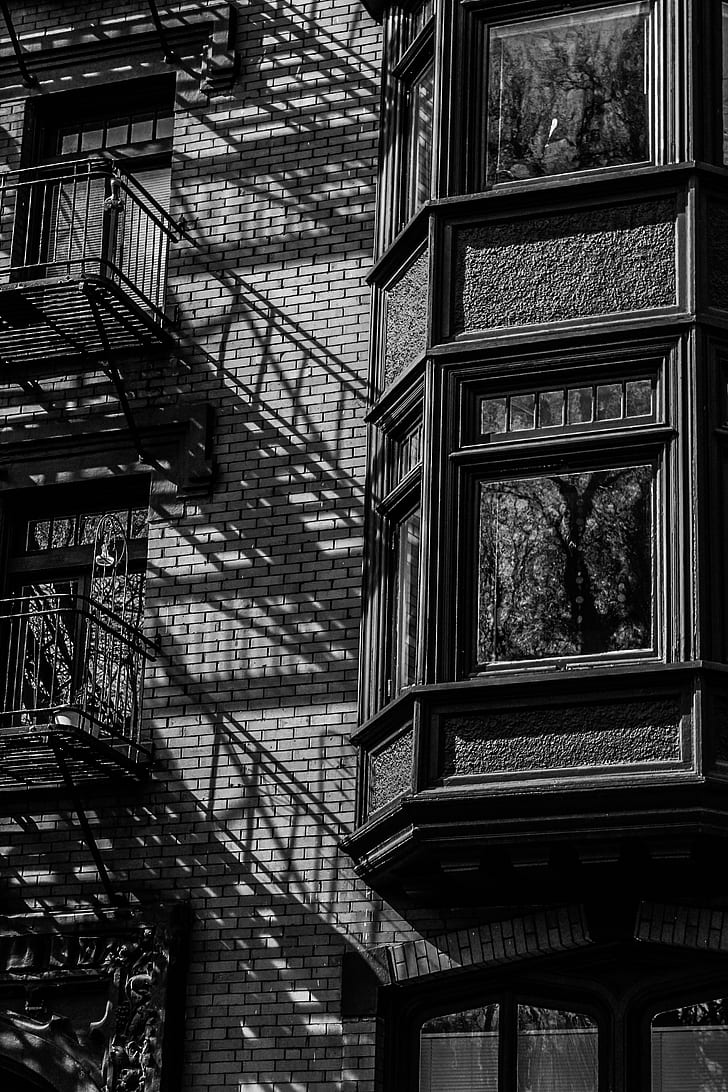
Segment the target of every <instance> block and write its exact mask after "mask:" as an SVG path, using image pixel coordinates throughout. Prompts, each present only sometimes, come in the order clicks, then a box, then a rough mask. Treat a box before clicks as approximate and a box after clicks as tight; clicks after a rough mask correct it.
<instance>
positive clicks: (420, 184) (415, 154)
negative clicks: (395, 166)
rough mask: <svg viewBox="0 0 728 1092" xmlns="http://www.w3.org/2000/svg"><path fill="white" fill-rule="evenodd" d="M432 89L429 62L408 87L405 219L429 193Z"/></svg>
mask: <svg viewBox="0 0 728 1092" xmlns="http://www.w3.org/2000/svg"><path fill="white" fill-rule="evenodd" d="M434 91H435V69H434V65H432V64H430V65H428V67H427V68H426V69H425V71H424V72H423V73H422V74H421V75H420V76H419V77H418V79H417V80H415V82H414V83H413V84H412V87H411V88H410V117H409V136H408V142H409V147H408V149H407V154H406V155H405V156H404V158H403V169H404V175H403V183H404V186H405V187H406V190H405V192H406V199H405V209H404V219H405V220H409V218H410V217H411V216H414V214H415V212H416V211H417V209H418V208H420V207H421V206H422V205H423V204H424V202H425V201H427V200H429V198H430V196H431V182H432V119H433V102H434Z"/></svg>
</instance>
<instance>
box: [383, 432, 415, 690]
mask: <svg viewBox="0 0 728 1092" xmlns="http://www.w3.org/2000/svg"><path fill="white" fill-rule="evenodd" d="M393 432H394V434H393V435H389V436H387V437H383V438H382V439H383V446H384V450H385V452H386V467H385V478H384V483H383V486H384V491H385V493H384V498H383V500H382V502H381V505H380V513H381V517H382V523H381V525H380V527H381V549H382V555H381V556H382V583H381V589H380V590H381V604H382V615H381V619H380V628H379V631H378V632H379V634H380V643H379V650H378V651H379V654H380V657H381V659H380V661H379V667H380V669H381V670H380V671H379V672H378V674H379V678H380V679H381V693H380V694H378V695H377V698H378V701H379V702H381V701H388V700H390V699H391V698H395V697H396V696H397V695H398V694H399V693H401V691H402V690H404V689H406V688H407V687H408V686H412V685H413V684H414V683H416V682H417V668H418V648H417V631H418V618H419V587H420V565H421V537H422V536H421V501H420V492H421V479H422V420H421V417H420V416H419V411H418V412H417V415H416V416H415V417H413V415H412V413H408V415H407V417H406V419H405V420H404V421H403V422H399V423H398V424H397V426H396V427H395V428H394V430H393Z"/></svg>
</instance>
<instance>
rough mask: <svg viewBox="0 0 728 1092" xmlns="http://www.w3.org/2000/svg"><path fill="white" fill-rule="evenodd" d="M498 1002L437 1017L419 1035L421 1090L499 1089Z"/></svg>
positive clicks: (481, 1091) (487, 1091)
mask: <svg viewBox="0 0 728 1092" xmlns="http://www.w3.org/2000/svg"><path fill="white" fill-rule="evenodd" d="M498 1015H499V1007H498V1005H483V1006H482V1007H481V1008H477V1009H469V1010H467V1011H465V1012H457V1013H453V1014H451V1015H449V1016H438V1017H436V1018H435V1019H434V1020H428V1021H427V1023H426V1024H424V1025H423V1027H422V1032H421V1034H420V1092H498Z"/></svg>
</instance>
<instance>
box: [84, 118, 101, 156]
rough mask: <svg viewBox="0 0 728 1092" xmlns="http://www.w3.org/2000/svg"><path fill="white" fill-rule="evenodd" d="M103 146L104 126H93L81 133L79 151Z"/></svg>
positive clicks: (93, 149) (88, 150)
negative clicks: (93, 127)
mask: <svg viewBox="0 0 728 1092" xmlns="http://www.w3.org/2000/svg"><path fill="white" fill-rule="evenodd" d="M103 146H104V127H103V125H101V126H99V127H97V128H95V129H88V130H86V132H84V133H82V134H81V151H82V152H93V151H95V150H96V149H97V148H103Z"/></svg>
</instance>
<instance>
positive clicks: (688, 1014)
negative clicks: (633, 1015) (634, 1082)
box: [651, 998, 728, 1092]
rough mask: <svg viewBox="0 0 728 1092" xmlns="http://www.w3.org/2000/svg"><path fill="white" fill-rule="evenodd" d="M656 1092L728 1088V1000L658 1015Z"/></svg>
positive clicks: (654, 1048) (654, 1054) (703, 1091)
mask: <svg viewBox="0 0 728 1092" xmlns="http://www.w3.org/2000/svg"><path fill="white" fill-rule="evenodd" d="M651 1040H652V1044H651V1045H652V1092H711V1090H712V1089H716V1090H717V1089H719V1088H728V1000H727V999H726V998H717V999H715V1000H713V1001H700V1002H698V1003H696V1004H693V1005H684V1006H682V1007H681V1008H676V1009H672V1010H670V1011H669V1012H661V1013H658V1014H657V1016H655V1017H654V1018H653V1020H652V1029H651Z"/></svg>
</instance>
